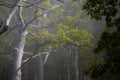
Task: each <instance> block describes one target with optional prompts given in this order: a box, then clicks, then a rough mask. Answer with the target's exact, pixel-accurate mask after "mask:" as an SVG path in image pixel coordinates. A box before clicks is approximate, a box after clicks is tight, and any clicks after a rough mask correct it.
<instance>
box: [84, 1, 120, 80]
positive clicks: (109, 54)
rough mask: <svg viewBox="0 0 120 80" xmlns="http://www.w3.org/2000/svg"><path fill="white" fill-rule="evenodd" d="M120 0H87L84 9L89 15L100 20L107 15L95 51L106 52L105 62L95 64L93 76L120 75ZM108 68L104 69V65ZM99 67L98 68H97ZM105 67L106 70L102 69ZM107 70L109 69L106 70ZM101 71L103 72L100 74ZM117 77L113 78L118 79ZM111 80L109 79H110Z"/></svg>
mask: <svg viewBox="0 0 120 80" xmlns="http://www.w3.org/2000/svg"><path fill="white" fill-rule="evenodd" d="M119 8H120V0H114V1H113V0H87V2H86V3H85V5H84V7H83V9H86V10H87V12H88V15H90V16H91V18H92V19H96V20H100V19H102V17H105V21H106V30H105V31H104V32H103V33H102V36H101V39H100V40H99V41H98V43H97V47H96V49H95V52H96V53H98V52H100V51H103V52H104V62H105V63H106V64H102V67H99V66H97V64H96V65H95V67H93V69H92V71H91V73H90V75H91V77H95V75H97V74H98V76H97V77H99V78H100V77H101V75H102V76H104V74H106V75H107V74H108V73H109V74H112V76H117V75H120V72H119V71H118V70H120V64H119V62H120V42H119V41H120V23H119V22H120V15H119V13H120V10H119ZM106 65H109V66H107V68H105V69H104V66H106ZM96 68H97V70H96ZM101 68H103V69H104V70H101ZM106 70H107V71H106ZM95 71H96V72H95ZM97 71H101V72H102V74H101V75H99V72H97ZM116 79H117V78H115V79H113V80H116ZM106 80H107V79H106ZM108 80H109V79H108Z"/></svg>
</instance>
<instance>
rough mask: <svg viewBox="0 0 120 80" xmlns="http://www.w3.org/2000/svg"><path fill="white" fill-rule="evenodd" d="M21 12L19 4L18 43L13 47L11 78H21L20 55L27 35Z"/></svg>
mask: <svg viewBox="0 0 120 80" xmlns="http://www.w3.org/2000/svg"><path fill="white" fill-rule="evenodd" d="M21 12H22V7H21V6H19V7H18V10H17V16H18V19H19V21H20V22H21V25H20V26H19V35H18V38H19V39H18V43H17V45H16V47H15V54H14V65H13V76H12V80H21V63H22V57H23V53H24V51H23V50H24V46H25V40H26V35H27V30H26V28H25V23H24V20H23V17H22V15H21Z"/></svg>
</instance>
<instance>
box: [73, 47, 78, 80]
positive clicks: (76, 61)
mask: <svg viewBox="0 0 120 80" xmlns="http://www.w3.org/2000/svg"><path fill="white" fill-rule="evenodd" d="M74 65H75V80H79V70H78V47H75V64H74Z"/></svg>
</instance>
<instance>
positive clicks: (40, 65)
mask: <svg viewBox="0 0 120 80" xmlns="http://www.w3.org/2000/svg"><path fill="white" fill-rule="evenodd" d="M38 61H39V65H38V67H39V68H38V69H39V70H38V71H37V80H43V59H42V55H41V54H39V56H38Z"/></svg>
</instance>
